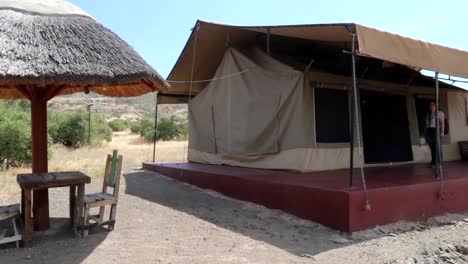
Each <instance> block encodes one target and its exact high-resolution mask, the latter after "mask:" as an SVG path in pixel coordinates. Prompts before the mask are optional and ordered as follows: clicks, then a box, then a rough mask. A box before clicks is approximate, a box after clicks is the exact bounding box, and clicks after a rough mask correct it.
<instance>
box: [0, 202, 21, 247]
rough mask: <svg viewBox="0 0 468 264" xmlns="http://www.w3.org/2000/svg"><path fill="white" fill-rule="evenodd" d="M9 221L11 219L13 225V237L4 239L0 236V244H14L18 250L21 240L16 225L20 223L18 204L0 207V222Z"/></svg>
mask: <svg viewBox="0 0 468 264" xmlns="http://www.w3.org/2000/svg"><path fill="white" fill-rule="evenodd" d="M9 219H11V221H12V223H13V230H14V235H13V236H11V237H4V236H2V235H0V244H5V243H10V242H16V247H17V248H18V247H19V246H20V241H21V239H22V236H21V235H20V234H19V232H18V227H17V223H18V222H21V218H20V205H19V204H12V205H8V206H0V221H3V220H9Z"/></svg>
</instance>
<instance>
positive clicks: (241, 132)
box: [189, 49, 313, 155]
mask: <svg viewBox="0 0 468 264" xmlns="http://www.w3.org/2000/svg"><path fill="white" fill-rule="evenodd" d="M251 56H252V58H255V62H256V63H254V62H253V61H252V60H250V59H249V58H247V57H246V56H245V55H243V54H242V53H240V52H239V51H237V50H235V49H228V50H227V52H226V53H225V56H224V59H223V61H222V62H221V65H220V67H219V68H218V70H217V72H216V74H215V78H221V79H219V80H216V81H212V82H211V83H210V84H209V85H208V86H207V87H206V88H205V89H204V90H203V91H202V92H200V93H199V94H198V95H197V96H196V97H195V98H194V99H193V100H192V101H191V102H190V104H189V109H190V110H189V116H190V117H189V118H190V128H189V133H190V134H189V137H190V143H189V144H190V147H191V148H195V149H198V150H202V151H205V152H210V153H223V154H242V155H258V154H265V153H276V152H278V151H279V150H280V149H290V148H296V147H306V146H312V145H313V137H312V135H313V119H312V116H313V109H312V105H311V104H310V102H311V100H312V98H311V90H310V88H309V87H308V86H307V88H305V85H306V82H305V80H304V74H303V73H302V72H298V71H295V70H293V69H291V68H290V67H288V66H286V65H283V64H281V63H279V62H277V61H274V60H273V59H271V58H269V57H267V56H266V55H265V54H263V53H262V52H260V51H259V50H255V51H254V52H252V53H251ZM244 71H247V72H244ZM239 72H244V73H242V74H239V75H236V76H233V77H230V78H222V77H223V76H230V75H232V74H235V73H239Z"/></svg>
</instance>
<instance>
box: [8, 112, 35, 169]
mask: <svg viewBox="0 0 468 264" xmlns="http://www.w3.org/2000/svg"><path fill="white" fill-rule="evenodd" d="M28 164H31V125H30V117H29V115H28V114H27V113H25V112H21V111H17V109H15V107H13V106H12V105H8V104H2V105H0V167H2V168H4V169H8V168H10V167H18V166H21V165H28Z"/></svg>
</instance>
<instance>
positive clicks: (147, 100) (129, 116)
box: [48, 93, 187, 120]
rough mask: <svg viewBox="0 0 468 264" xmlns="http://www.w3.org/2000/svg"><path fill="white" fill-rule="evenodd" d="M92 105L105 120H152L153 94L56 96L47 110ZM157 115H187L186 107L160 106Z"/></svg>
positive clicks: (84, 108) (83, 107) (81, 108)
mask: <svg viewBox="0 0 468 264" xmlns="http://www.w3.org/2000/svg"><path fill="white" fill-rule="evenodd" d="M89 104H92V109H93V112H97V113H100V114H102V115H104V116H105V117H106V118H107V119H112V118H121V119H125V120H138V119H142V118H145V117H148V118H154V106H155V94H154V93H151V94H145V95H142V96H137V97H125V98H115V97H106V96H101V95H99V94H95V93H90V94H82V93H80V94H72V95H65V96H58V97H55V98H54V99H52V100H51V101H50V102H49V105H48V107H49V109H52V110H56V111H62V112H69V111H78V110H87V108H86V107H87V105H89ZM158 114H159V115H160V116H161V117H162V116H170V115H176V116H179V117H183V116H186V115H187V106H186V105H160V106H159V108H158Z"/></svg>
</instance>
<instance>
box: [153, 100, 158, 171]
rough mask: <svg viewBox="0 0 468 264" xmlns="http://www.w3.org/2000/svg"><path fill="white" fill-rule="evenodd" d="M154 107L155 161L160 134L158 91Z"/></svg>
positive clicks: (154, 159) (154, 160)
mask: <svg viewBox="0 0 468 264" xmlns="http://www.w3.org/2000/svg"><path fill="white" fill-rule="evenodd" d="M155 97H156V99H155V107H154V142H153V162H156V141H157V136H158V93H157V92H156V95H155Z"/></svg>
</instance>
